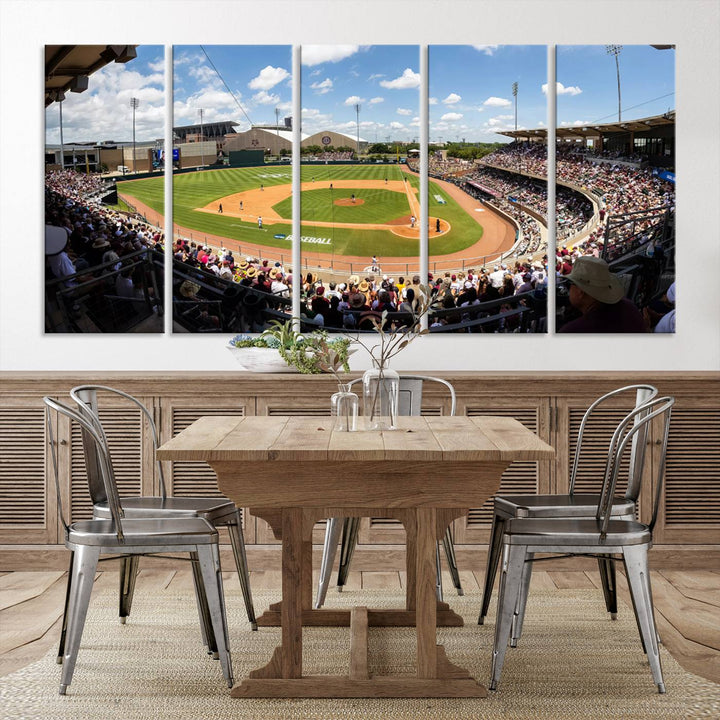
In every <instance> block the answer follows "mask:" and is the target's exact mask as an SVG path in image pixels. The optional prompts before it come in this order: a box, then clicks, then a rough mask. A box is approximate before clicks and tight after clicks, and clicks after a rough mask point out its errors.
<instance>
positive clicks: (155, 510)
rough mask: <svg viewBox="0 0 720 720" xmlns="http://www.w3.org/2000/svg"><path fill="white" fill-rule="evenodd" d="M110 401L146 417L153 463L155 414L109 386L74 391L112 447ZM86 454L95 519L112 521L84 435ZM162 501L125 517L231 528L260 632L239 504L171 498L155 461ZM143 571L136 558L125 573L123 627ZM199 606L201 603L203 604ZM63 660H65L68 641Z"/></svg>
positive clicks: (147, 500) (147, 502) (131, 501)
mask: <svg viewBox="0 0 720 720" xmlns="http://www.w3.org/2000/svg"><path fill="white" fill-rule="evenodd" d="M103 395H109V396H111V397H117V398H122V399H123V400H125V401H127V402H128V403H130V404H132V405H135V406H136V407H137V408H138V409H139V410H140V411H141V412H142V414H143V416H144V418H145V420H146V422H147V423H148V426H149V427H150V431H151V434H152V442H153V447H152V451H153V457H155V451H156V450H157V447H158V432H157V428H156V426H155V421H154V420H153V416H152V414H151V413H150V411H149V410H148V409H147V408H146V407H145V406H144V405H143V404H142V403H141V402H140V401H139V400H138V399H137V398H135V397H133V396H132V395H129V394H128V393H126V392H123V391H122V390H118V389H116V388H111V387H107V386H105V385H79V386H77V387H75V388H73V389H72V390H71V391H70V397H72V399H73V400H74V401H75V403H76V404H77V406H78V411H79V412H80V414H81V415H82V416H83V417H85V418H86V419H87V420H88V421H89V422H90V423H91V424H92V425H93V427H94V428H95V429H96V431H97V432H98V433H99V434H100V435H101V437H102V438H103V440H104V442H105V444H106V445H107V436H106V433H105V430H104V428H103V425H102V422H101V420H100V411H99V396H101V397H102V396H103ZM82 436H83V451H84V454H85V466H86V468H87V475H88V485H89V487H90V495H91V499H92V503H93V517H94V518H98V519H99V518H109V517H110V512H109V508H108V503H107V497H106V495H105V489H104V486H103V483H102V479H101V476H100V472H99V467H98V461H97V458H95V457H94V454H95V444H94V443H93V442H91V441H89V440H90V439H89V438H88V437H86V435H85V430H84V429H83V431H82ZM155 466H156V470H157V477H158V484H159V489H160V495H159V496H152V495H140V496H130V497H122V498H120V504H121V505H122V508H123V511H124V513H125V517H127V518H149V517H158V518H184V517H201V518H203V519H205V520H207V521H208V522H209V523H211V524H212V525H213V526H214V527H216V528H217V527H226V528H227V529H228V534H229V536H230V545H231V547H232V550H233V556H234V558H235V566H236V568H237V573H238V578H239V579H240V588H241V590H242V594H243V598H244V601H245V610H246V612H247V618H248V621H249V622H250V625H251V627H252V629H253V630H257V621H256V618H255V609H254V607H253V601H252V593H251V590H250V577H249V573H248V565H247V556H246V553H245V541H244V540H243V534H242V522H241V517H240V511H239V510H238V508H237V507H236V505H235V503H233V502H232V501H231V500H229V499H228V498H226V497H223V496H222V495H218V496H217V497H168V495H167V491H166V488H165V476H164V474H163V466H162V463H161V462H159V461H158V460H155ZM137 569H138V557H137V556H133V557H130V558H127V559H126V560H123V561H122V565H121V570H120V606H119V615H120V622H123V623H124V622H125V620H126V618H127V617H128V615H129V614H130V610H131V607H132V598H133V593H134V589H135V577H136V575H137ZM193 572H197V566H196V565H193ZM198 602H200V600H199V599H198ZM208 650H209V651H210V652H213V653H214V652H215V648H214V647H213V645H212V643H209V644H208ZM58 656H59V657H61V656H62V639H61V644H60V649H59V652H58Z"/></svg>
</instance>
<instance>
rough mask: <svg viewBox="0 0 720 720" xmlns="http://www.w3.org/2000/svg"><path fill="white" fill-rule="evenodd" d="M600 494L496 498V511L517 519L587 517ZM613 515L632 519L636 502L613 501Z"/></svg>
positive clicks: (593, 508) (617, 498) (593, 513)
mask: <svg viewBox="0 0 720 720" xmlns="http://www.w3.org/2000/svg"><path fill="white" fill-rule="evenodd" d="M599 500H600V495H598V494H589V493H585V494H579V493H575V494H573V495H567V494H565V495H496V496H495V512H496V513H498V514H501V515H507V516H509V517H517V518H543V517H544V518H566V517H577V518H589V517H594V516H595V511H596V510H597V506H598V501H599ZM611 514H612V516H614V517H626V516H628V517H632V516H634V514H635V503H634V502H633V501H632V500H626V499H625V498H624V497H620V496H616V497H615V498H613V504H612V512H611Z"/></svg>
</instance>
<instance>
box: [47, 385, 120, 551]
mask: <svg viewBox="0 0 720 720" xmlns="http://www.w3.org/2000/svg"><path fill="white" fill-rule="evenodd" d="M43 403H44V404H45V423H46V427H47V439H48V443H49V445H50V455H51V457H52V464H53V471H54V473H55V488H56V491H57V502H58V510H59V512H60V517H61V520H62V523H63V525H64V526H65V530H66V531H67V529H68V527H69V522H68V520H69V518H68V519H66V518H65V513H64V511H63V506H62V496H61V492H60V481H59V478H58V462H57V454H56V450H55V437H56V433H55V431H54V427H53V422H52V412H51V411H53V410H54V411H55V412H57V413H58V414H59V415H64V416H65V417H67V418H69V419H70V421H71V422H76V423H77V424H78V425H79V426H80V427H81V428H82V430H83V434H84V435H83V436H84V437H86V438H87V441H88V442H89V443H92V444H93V446H94V448H93V451H92V452H91V453H90V456H91V457H92V458H93V462H96V463H97V468H98V471H99V473H100V479H101V481H102V483H103V489H104V495H105V497H106V498H107V503H108V507H109V509H110V516H111V518H112V521H113V524H114V526H115V532H116V534H117V537H118V540H122V539H123V531H122V517H123V511H122V507H121V505H120V498H119V496H118V491H117V485H116V483H115V476H114V474H113V467H112V461H111V459H110V452H109V450H108V448H107V444H106V442H105V438H104V436H103V435H102V434H101V433H100V432H99V431H98V429H97V428H96V427H95V425H94V423H93V422H92V421H91V420H90V419H88V418H86V417H84V416H83V415H81V414H80V413H79V412H75V410H73V409H72V408H70V407H68V406H67V405H65V403H62V402H60V401H59V400H55V399H54V398H50V397H47V396H46V397H44V398H43ZM89 476H90V473H89V470H88V478H89Z"/></svg>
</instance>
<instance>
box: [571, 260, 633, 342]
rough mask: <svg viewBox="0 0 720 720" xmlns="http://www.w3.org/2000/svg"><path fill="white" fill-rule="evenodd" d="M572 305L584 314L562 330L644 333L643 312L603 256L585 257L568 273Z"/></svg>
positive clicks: (577, 261) (573, 331)
mask: <svg viewBox="0 0 720 720" xmlns="http://www.w3.org/2000/svg"><path fill="white" fill-rule="evenodd" d="M567 278H568V280H569V282H570V290H569V293H570V304H571V305H572V306H573V307H574V308H576V309H577V310H579V311H580V313H581V317H579V318H577V319H576V320H571V321H570V322H568V323H566V324H565V325H563V326H562V327H561V328H560V330H559V332H561V333H642V332H645V322H644V320H643V316H642V313H641V312H640V311H639V310H638V309H637V308H636V307H635V305H633V304H632V303H631V302H630V301H629V300H628V299H627V298H625V297H624V294H625V292H624V290H623V286H622V284H621V283H620V281H619V280H618V278H617V277H615V275H613V274H612V273H611V272H610V268H609V267H608V264H607V263H606V262H605V261H604V260H601V259H599V258H594V257H591V256H583V257H580V258H578V259H577V260H576V262H575V265H574V266H573V270H572V272H571V273H570V275H568V276H567Z"/></svg>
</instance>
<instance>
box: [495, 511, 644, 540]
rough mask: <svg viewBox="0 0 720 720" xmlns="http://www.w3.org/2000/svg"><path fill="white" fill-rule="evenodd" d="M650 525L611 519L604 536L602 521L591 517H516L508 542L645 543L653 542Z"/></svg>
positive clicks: (507, 533)
mask: <svg viewBox="0 0 720 720" xmlns="http://www.w3.org/2000/svg"><path fill="white" fill-rule="evenodd" d="M651 538H652V535H651V533H650V530H649V529H648V527H647V525H643V524H642V523H639V522H636V521H635V520H610V522H609V523H608V531H607V534H606V535H604V536H603V537H602V538H601V536H600V530H599V528H598V521H597V520H595V519H594V518H593V519H592V520H590V519H575V518H567V519H558V520H553V519H547V520H546V519H527V520H526V519H516V520H509V521H508V523H507V526H506V528H505V536H504V541H505V542H506V543H509V544H510V545H547V546H553V545H555V546H561V545H569V546H579V545H582V546H585V547H590V546H598V547H601V546H603V545H605V546H608V547H609V546H613V545H644V544H647V543H650V542H651Z"/></svg>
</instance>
